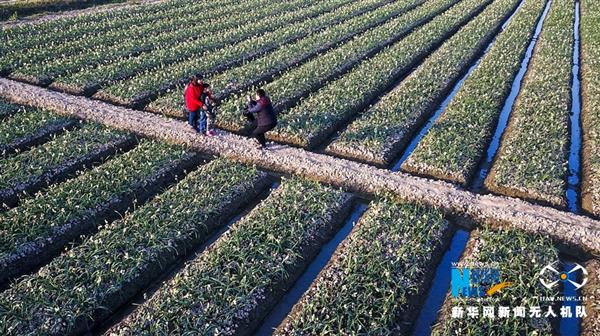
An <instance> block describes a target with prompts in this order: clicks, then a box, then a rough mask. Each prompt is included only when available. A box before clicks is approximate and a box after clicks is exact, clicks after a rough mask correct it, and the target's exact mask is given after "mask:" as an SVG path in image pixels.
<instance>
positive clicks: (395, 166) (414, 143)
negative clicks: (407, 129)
mask: <svg viewBox="0 0 600 336" xmlns="http://www.w3.org/2000/svg"><path fill="white" fill-rule="evenodd" d="M523 3H524V2H523V1H521V2H520V3H519V6H517V8H516V9H515V10H514V11H513V13H512V14H511V15H510V17H509V18H508V19H506V21H504V23H503V24H502V28H501V29H500V30H499V31H498V33H497V34H496V36H494V38H493V39H492V40H491V41H490V43H488V45H487V46H486V47H485V49H484V51H483V53H482V54H481V56H480V57H479V58H478V59H477V61H475V62H474V63H473V65H471V67H469V70H467V73H466V74H465V75H464V76H463V77H462V78H461V79H460V80H459V81H458V82H456V84H454V87H453V88H452V90H451V91H450V93H449V94H448V96H447V97H446V99H444V100H443V101H442V103H441V104H440V105H439V107H438V108H437V109H436V111H435V113H434V114H433V115H432V116H431V117H429V119H428V120H427V122H425V124H424V125H423V126H422V127H421V129H420V130H419V132H417V133H416V135H415V137H414V138H413V139H412V140H411V141H410V143H409V144H408V146H407V147H406V149H405V150H404V152H402V154H401V155H400V158H399V159H398V160H397V161H396V162H395V163H394V164H393V165H392V171H399V170H400V167H401V166H402V164H403V163H404V161H406V159H407V158H408V157H409V156H410V154H411V153H412V152H413V151H414V150H415V148H417V145H419V142H421V140H423V138H424V137H425V135H427V132H429V130H430V129H431V127H432V126H433V125H434V124H435V122H436V121H437V120H438V118H439V117H440V115H442V113H443V112H444V111H445V110H446V108H447V107H448V104H450V102H451V101H452V99H454V96H456V94H457V93H458V90H460V88H461V87H462V85H463V83H464V82H465V80H466V79H467V78H468V77H469V76H470V75H471V73H473V71H474V70H475V69H476V68H477V66H479V64H480V63H481V60H483V58H484V57H485V55H486V54H487V53H488V52H489V51H490V49H491V48H492V46H493V45H494V43H495V42H496V40H497V38H498V35H500V34H501V33H502V31H503V30H504V29H505V28H506V26H508V24H509V23H510V22H511V21H512V19H513V17H514V16H515V15H516V14H517V13H518V12H519V10H520V9H521V7H522V6H523Z"/></svg>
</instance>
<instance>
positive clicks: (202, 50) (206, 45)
mask: <svg viewBox="0 0 600 336" xmlns="http://www.w3.org/2000/svg"><path fill="white" fill-rule="evenodd" d="M382 1H385V0H379V1H377V2H382ZM273 6H275V7H276V8H278V10H277V11H276V12H274V11H273V9H272V8H271V10H268V9H269V8H263V9H261V10H259V11H255V12H254V13H253V15H252V17H254V18H256V20H255V21H253V22H249V23H247V24H246V25H243V26H239V25H238V26H234V27H233V28H231V29H228V30H222V31H218V32H216V34H218V35H219V38H218V39H215V38H214V37H215V36H214V35H213V34H206V33H205V32H202V31H201V32H198V33H197V34H198V36H199V38H197V39H194V40H188V41H186V42H185V43H176V42H177V41H171V42H169V41H168V40H167V41H166V43H167V44H168V45H167V46H165V47H164V48H156V47H154V46H153V44H152V43H151V44H149V45H150V46H153V49H154V50H153V51H152V52H150V53H147V54H146V53H144V54H141V55H138V56H135V57H130V58H123V59H119V60H117V61H116V62H108V63H106V64H102V65H100V66H99V67H96V68H94V69H90V70H89V71H79V72H77V73H75V74H72V75H69V74H67V75H65V76H63V77H61V78H58V80H57V81H56V83H55V84H54V86H55V87H57V88H63V87H64V88H67V89H68V90H70V91H74V90H75V91H77V90H78V91H82V90H85V88H86V87H93V88H98V87H101V86H104V85H107V84H109V83H111V85H112V84H115V83H118V81H120V80H125V79H128V78H129V77H131V76H133V75H134V74H135V73H137V72H144V71H145V70H148V69H152V68H154V67H159V68H160V67H163V68H168V67H170V66H176V64H178V63H180V62H186V61H188V60H189V61H191V62H195V64H196V66H198V64H203V63H204V61H205V59H206V57H208V56H207V55H211V54H213V53H216V54H219V55H221V56H223V55H228V53H226V52H223V51H222V48H225V49H226V50H228V49H227V47H228V46H229V45H231V44H237V43H240V42H241V43H243V42H242V41H244V40H245V39H248V38H249V37H250V38H251V37H253V36H255V35H256V34H260V32H267V31H269V30H270V29H273V28H276V27H275V26H274V25H272V24H271V25H265V22H264V20H263V17H265V16H273V15H277V16H280V14H281V13H278V12H282V13H285V12H286V11H287V15H285V16H284V17H282V18H281V19H280V20H283V21H285V22H295V21H294V20H296V19H297V15H295V14H292V13H293V12H295V11H298V10H300V11H302V10H304V11H310V8H312V7H308V8H304V7H306V2H303V1H296V2H282V3H278V4H275V5H273ZM345 6H352V5H351V4H350V5H345ZM345 6H342V9H340V11H342V10H343V8H345ZM316 15H317V16H319V15H323V12H318V13H316ZM326 15H330V14H326ZM244 17H247V14H246V13H245V15H242V18H244ZM339 19H340V20H342V19H344V17H343V16H341V17H340V18H339ZM198 28H199V29H201V30H203V27H202V26H198V27H196V28H192V30H196V29H198ZM307 28H310V29H315V28H314V27H308V26H307ZM221 53H222V54H221ZM229 53H231V52H229ZM194 55H198V56H194ZM223 57H227V56H223ZM230 57H235V55H231V56H230ZM199 60H202V61H199ZM228 60H229V61H231V60H235V58H232V59H227V58H223V60H222V63H227V62H228ZM222 63H216V64H222ZM211 64H213V63H211ZM213 65H215V64H213ZM148 75H149V76H154V74H148ZM188 75H189V74H188Z"/></svg>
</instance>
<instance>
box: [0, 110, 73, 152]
mask: <svg viewBox="0 0 600 336" xmlns="http://www.w3.org/2000/svg"><path fill="white" fill-rule="evenodd" d="M18 110H22V112H21V113H20V114H19V115H18V116H13V117H12V118H7V119H6V120H4V121H3V122H2V125H0V157H4V156H6V155H8V154H12V153H14V152H18V151H23V150H25V149H27V148H29V147H31V146H34V145H37V144H40V143H43V142H44V141H45V140H46V139H48V138H49V137H50V136H52V135H56V134H58V133H60V132H61V131H64V130H66V129H68V128H72V127H74V126H75V125H76V124H77V121H76V120H74V119H70V118H66V117H63V116H59V115H56V114H54V113H52V112H48V111H43V110H40V109H37V108H31V107H29V108H28V107H25V106H18V105H12V106H10V104H7V106H6V109H5V111H6V115H7V116H8V115H10V114H13V113H15V112H16V111H18Z"/></svg>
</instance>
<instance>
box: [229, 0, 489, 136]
mask: <svg viewBox="0 0 600 336" xmlns="http://www.w3.org/2000/svg"><path fill="white" fill-rule="evenodd" d="M453 3H455V1H451V0H450V1H449V0H436V1H430V2H426V3H425V4H423V5H421V6H419V7H417V8H416V9H414V10H412V11H410V12H408V13H406V14H404V15H402V16H399V17H398V18H396V19H394V20H392V21H390V22H388V23H386V24H384V25H381V26H379V27H376V28H373V29H371V30H369V31H367V32H365V33H363V34H361V35H359V36H357V37H356V38H354V39H352V40H351V41H349V42H347V43H345V44H343V45H341V46H340V47H338V48H336V49H333V50H331V51H329V52H327V53H325V54H324V55H322V56H320V57H317V58H315V59H313V60H311V61H310V62H307V63H305V64H304V65H302V66H300V67H297V68H294V69H292V70H290V71H288V72H286V73H284V74H283V75H282V76H280V77H278V78H277V79H276V80H275V81H273V82H271V83H269V84H266V85H264V86H263V88H264V89H265V90H266V91H267V92H268V93H269V94H270V96H271V98H272V100H273V102H274V103H275V104H276V105H275V107H276V109H278V110H283V109H285V108H287V107H291V106H292V105H293V104H294V103H295V102H296V101H298V100H299V99H300V98H302V97H303V96H306V95H308V94H310V93H311V92H313V91H315V90H316V89H317V88H319V87H321V86H322V85H325V84H326V83H327V82H328V81H331V80H333V79H335V78H336V77H339V76H340V75H342V74H343V73H344V72H345V71H347V70H350V69H352V67H355V66H356V65H357V64H360V62H361V61H363V59H364V58H365V57H369V56H370V55H371V54H373V53H375V52H378V51H379V50H381V49H382V48H383V47H385V46H387V45H390V44H393V43H395V42H396V41H398V40H399V39H401V38H403V37H404V36H405V35H407V34H408V33H409V32H411V31H412V30H413V29H415V28H416V27H417V26H419V25H421V24H424V23H425V22H427V21H428V20H430V19H431V18H433V17H434V16H436V15H437V14H439V13H440V12H441V11H444V10H445V9H447V8H448V6H449V5H451V4H453ZM481 6H482V5H481V4H480V2H479V3H478V4H477V5H475V4H473V3H471V2H461V3H460V4H458V5H456V6H454V7H452V8H451V9H450V10H449V11H448V12H445V13H443V14H441V15H440V16H438V17H437V18H435V19H434V20H433V21H432V22H430V23H428V24H426V25H424V26H423V27H421V28H419V29H417V30H416V31H415V32H414V33H412V34H410V35H408V37H405V38H404V39H402V40H401V42H398V43H396V44H394V45H393V47H391V48H388V49H384V51H382V52H380V53H379V54H378V55H377V56H375V57H373V58H371V59H369V60H368V61H364V62H363V63H362V64H361V65H360V66H359V67H358V69H356V70H354V71H352V72H350V73H349V74H347V75H344V76H342V77H340V79H338V80H335V81H333V82H331V83H330V84H328V85H327V86H325V88H324V89H321V90H319V91H317V93H316V94H315V95H314V96H318V97H319V98H318V101H315V99H313V97H312V96H311V97H309V98H308V99H307V100H306V101H310V102H311V103H310V104H308V105H306V106H305V105H304V104H303V103H300V104H299V105H298V106H296V107H295V108H293V109H290V110H286V111H282V116H281V118H280V123H279V126H278V127H277V129H276V130H274V131H273V132H270V134H272V135H271V137H275V139H276V140H284V141H287V142H293V143H296V144H302V145H305V144H306V142H307V139H308V138H309V134H307V133H305V132H310V131H309V130H307V129H306V127H313V128H314V127H322V126H323V123H324V122H326V121H327V120H329V122H331V120H330V119H331V115H326V114H331V113H334V112H333V111H336V112H337V111H339V109H340V104H346V103H347V100H346V99H345V98H340V96H339V95H340V94H343V93H345V92H347V90H348V89H347V88H346V86H352V87H354V88H356V89H357V90H359V91H360V93H357V95H359V96H362V97H364V94H363V92H365V91H366V90H370V89H372V88H373V85H381V84H380V83H371V82H370V81H369V78H368V77H367V78H365V77H363V76H357V77H358V78H352V79H351V80H348V78H349V77H352V75H353V74H356V73H358V72H360V71H361V69H365V68H368V69H369V70H370V71H375V70H374V69H373V67H375V66H378V67H382V66H383V63H382V58H383V57H382V56H381V55H389V54H392V53H394V51H397V50H398V49H401V50H407V51H406V53H407V54H410V55H411V56H412V55H414V52H415V51H416V50H415V49H417V50H418V49H420V48H423V49H427V47H428V46H429V44H427V43H423V42H424V41H423V35H426V36H431V35H433V36H434V37H431V39H433V40H435V37H437V39H441V38H442V37H441V36H436V35H435V33H436V32H437V31H436V30H435V28H433V27H438V26H443V27H440V30H441V31H442V32H440V35H443V34H444V33H447V32H448V31H450V30H452V22H453V19H454V17H455V16H460V18H461V19H462V20H466V17H465V16H466V15H465V11H466V10H467V11H468V12H472V10H473V9H472V7H481ZM441 21H443V23H441ZM413 36H419V37H421V38H420V39H418V40H417V41H418V42H416V41H415V40H414V39H413V38H412V37H413ZM405 41H410V43H406V42H405ZM408 49H410V51H408ZM392 58H394V61H396V60H398V63H400V64H402V61H404V60H405V58H401V59H398V53H395V54H394V55H393V56H392ZM387 63H389V62H387ZM365 64H369V65H368V66H367V65H365ZM361 75H364V74H363V73H361ZM389 76H390V71H386V72H385V77H386V78H387V77H389ZM371 84H373V85H371ZM344 85H345V86H344ZM333 87H335V88H333ZM329 88H333V89H331V90H328V89H329ZM342 88H343V89H342ZM339 90H341V92H338V91H339ZM329 91H335V92H333V93H332V92H329ZM321 92H323V94H322V95H321V94H320V93H321ZM249 93H252V90H250V91H249V92H247V93H244V94H238V95H233V96H231V97H230V99H228V100H226V101H225V102H223V104H222V106H221V109H220V112H221V115H220V117H219V119H218V125H219V127H222V128H226V129H231V130H239V129H240V128H242V127H243V124H244V118H243V117H242V116H241V114H240V110H241V109H243V107H244V105H245V99H244V97H245V95H246V94H249ZM354 98H355V99H360V97H354ZM323 105H327V108H326V109H324V110H320V107H321V106H323ZM316 109H319V111H318V112H317V111H316ZM305 124H306V125H305ZM310 135H312V134H310ZM281 138H283V139H281Z"/></svg>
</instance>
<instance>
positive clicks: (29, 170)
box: [0, 124, 135, 206]
mask: <svg viewBox="0 0 600 336" xmlns="http://www.w3.org/2000/svg"><path fill="white" fill-rule="evenodd" d="M134 145H135V137H133V136H131V135H127V134H124V133H122V132H117V131H114V130H110V129H107V128H104V127H102V126H100V125H94V124H88V125H85V126H83V127H81V128H78V129H74V130H71V131H68V132H66V133H64V134H62V135H59V136H56V137H55V138H54V139H53V140H52V141H50V142H47V143H44V144H42V145H40V146H38V147H35V148H33V149H31V150H29V151H26V152H23V153H20V154H18V155H14V156H8V157H6V158H2V159H0V169H1V170H2V175H1V176H0V201H1V202H2V203H3V204H5V205H8V206H13V205H14V204H16V203H17V199H18V198H19V197H21V196H23V194H33V193H35V192H36V191H38V190H40V189H42V188H44V187H45V186H47V185H49V184H51V183H54V182H58V181H61V180H64V179H66V178H68V177H69V176H70V175H72V174H74V173H75V172H77V171H78V170H80V169H82V168H84V167H85V166H89V165H93V164H95V163H98V162H101V161H102V160H104V159H105V158H107V157H109V156H111V155H114V154H115V153H117V152H119V151H122V150H127V149H130V148H132V147H133V146H134Z"/></svg>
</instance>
